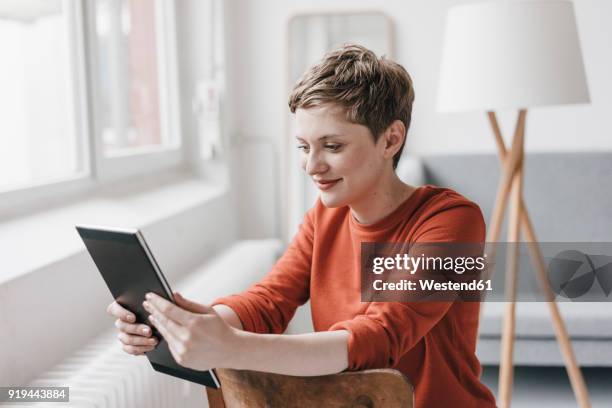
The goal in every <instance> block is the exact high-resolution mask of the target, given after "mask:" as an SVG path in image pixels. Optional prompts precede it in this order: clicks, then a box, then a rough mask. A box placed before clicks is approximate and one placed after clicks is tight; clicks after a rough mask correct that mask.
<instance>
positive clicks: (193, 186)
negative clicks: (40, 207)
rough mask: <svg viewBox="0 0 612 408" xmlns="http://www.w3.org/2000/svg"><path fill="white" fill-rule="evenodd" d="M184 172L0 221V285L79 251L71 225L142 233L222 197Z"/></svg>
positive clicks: (214, 186)
mask: <svg viewBox="0 0 612 408" xmlns="http://www.w3.org/2000/svg"><path fill="white" fill-rule="evenodd" d="M227 190H228V189H227V186H224V185H219V184H213V183H211V182H209V181H204V180H201V179H198V178H195V177H194V176H192V175H189V174H185V173H176V174H173V175H171V176H170V177H168V178H167V179H166V180H163V181H160V180H159V178H157V179H155V180H147V181H140V182H138V183H134V182H131V183H123V184H118V185H115V186H113V187H109V188H105V189H104V190H103V191H101V192H97V193H95V194H92V195H90V196H88V197H86V198H83V199H81V200H79V201H78V202H76V203H72V204H69V205H65V206H61V207H57V208H53V209H50V210H47V211H41V212H37V213H35V214H32V215H28V216H24V217H19V218H15V219H10V220H4V221H2V222H0V248H1V252H2V268H0V285H2V284H3V283H5V282H7V281H9V280H12V279H14V278H16V277H19V276H22V275H24V274H27V273H29V272H32V271H35V270H37V269H40V268H42V267H45V266H47V265H50V264H52V263H54V262H58V261H60V260H62V259H65V258H67V257H69V256H72V255H75V254H77V253H79V252H82V251H83V250H84V246H83V242H82V241H81V240H80V238H79V236H78V234H77V232H76V230H75V228H74V226H75V224H81V223H82V224H98V225H111V226H122V227H136V228H146V227H147V226H150V225H152V224H154V223H156V222H159V221H163V220H164V219H167V218H169V217H171V216H173V215H176V214H180V213H181V212H185V211H187V210H189V209H190V208H194V207H196V206H198V205H200V204H202V203H205V202H206V201H210V200H212V199H214V198H216V197H219V196H221V195H223V194H225V193H227Z"/></svg>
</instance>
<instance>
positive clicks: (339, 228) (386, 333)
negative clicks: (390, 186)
mask: <svg viewBox="0 0 612 408" xmlns="http://www.w3.org/2000/svg"><path fill="white" fill-rule="evenodd" d="M484 240H485V224H484V220H483V217H482V213H481V211H480V208H479V207H478V205H476V204H475V203H473V202H471V201H469V200H467V199H466V198H464V197H462V196H461V195H459V194H458V193H456V192H455V191H453V190H450V189H446V188H439V187H436V186H433V185H426V186H423V187H420V188H418V189H417V190H416V191H415V192H414V193H413V194H412V195H411V196H410V197H409V198H408V199H407V200H406V201H404V202H403V203H402V204H401V205H400V206H399V207H398V208H397V209H396V210H395V211H393V212H392V213H391V214H389V215H388V216H386V217H385V218H384V219H382V220H380V221H378V222H376V223H375V224H371V225H367V226H366V225H362V224H359V223H358V222H357V221H356V220H355V219H354V218H353V216H352V215H351V212H350V209H349V208H348V207H342V208H327V207H325V206H324V205H323V204H322V203H321V201H320V200H317V203H316V204H315V206H314V207H313V208H312V209H310V210H309V211H308V212H307V214H306V216H305V219H304V222H303V223H302V225H301V226H300V229H299V232H298V233H297V235H296V236H295V238H294V239H293V242H292V243H291V245H290V246H289V247H288V249H287V251H286V252H285V254H284V255H283V256H282V257H281V258H280V259H279V260H278V262H277V263H276V264H275V266H274V267H273V269H272V270H271V271H270V272H269V273H268V274H267V275H266V276H265V278H264V279H263V280H262V281H261V282H259V283H257V284H254V285H253V286H252V287H251V288H249V289H248V290H247V291H245V292H244V293H242V294H239V295H232V296H228V297H224V298H221V299H218V300H216V301H215V302H214V304H219V303H221V304H225V305H227V306H229V307H231V308H232V309H233V310H234V311H235V312H236V314H237V315H238V316H239V318H240V320H241V322H242V325H243V327H244V330H247V331H250V332H255V333H283V332H284V331H285V329H286V327H287V324H288V323H289V321H290V320H291V318H292V317H293V314H294V312H295V309H296V308H297V307H298V306H300V305H302V304H304V303H305V302H306V301H307V300H308V299H310V301H311V304H310V305H311V310H312V320H313V324H314V329H315V331H326V330H343V329H344V330H347V331H348V332H349V344H348V353H349V368H348V369H349V370H363V369H368V368H384V367H391V368H394V369H397V370H399V371H401V372H402V373H404V374H405V375H406V376H407V377H408V378H409V379H410V381H411V382H412V384H413V386H414V388H415V398H416V407H446V406H454V407H493V406H495V401H494V397H493V395H492V394H491V392H490V391H489V390H488V388H487V387H486V386H485V385H483V384H482V383H481V382H480V381H479V377H480V374H481V367H480V363H479V361H478V359H477V358H476V356H475V347H476V336H477V327H478V316H479V303H474V302H454V303H451V302H407V303H400V302H371V303H362V302H361V301H360V285H361V283H360V282H361V277H360V243H361V242H400V241H401V242H409V243H413V242H483V241H484Z"/></svg>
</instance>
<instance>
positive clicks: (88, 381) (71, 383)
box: [18, 330, 208, 408]
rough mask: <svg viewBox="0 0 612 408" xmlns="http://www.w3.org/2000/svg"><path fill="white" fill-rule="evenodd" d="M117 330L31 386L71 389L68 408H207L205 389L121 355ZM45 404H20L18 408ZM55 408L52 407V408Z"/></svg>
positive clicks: (96, 341)
mask: <svg viewBox="0 0 612 408" xmlns="http://www.w3.org/2000/svg"><path fill="white" fill-rule="evenodd" d="M116 336H117V334H116V331H115V330H112V331H109V332H108V333H107V334H105V335H103V336H101V337H100V338H98V339H96V340H95V341H93V342H92V343H90V344H88V345H87V346H86V347H84V348H83V349H81V350H79V351H78V352H76V353H75V354H74V355H72V356H71V357H69V358H67V359H65V360H64V361H62V362H61V363H60V364H58V365H56V366H55V367H53V368H52V369H50V370H49V371H47V372H45V373H43V374H42V375H41V376H40V377H39V378H37V379H36V380H34V381H32V382H31V383H30V384H29V385H30V386H41V387H43V386H46V387H49V386H57V387H70V402H69V403H68V404H62V406H67V407H87V408H121V407H129V408H139V407H142V408H165V407H177V406H180V407H198V408H204V407H207V406H208V402H207V400H206V397H205V392H204V387H202V386H201V385H198V384H193V383H190V382H188V381H184V380H181V379H178V378H175V377H171V376H168V375H165V374H161V373H158V372H156V371H155V370H153V368H152V367H151V364H150V363H149V361H148V360H147V359H146V357H144V356H138V357H136V356H131V355H129V354H127V353H125V352H124V351H123V350H122V349H121V347H120V343H119V340H117V337H116ZM43 404H44V405H45V406H49V403H31V404H25V403H19V404H18V405H19V407H20V408H25V407H30V406H31V407H41V406H42V405H43ZM51 405H55V404H51Z"/></svg>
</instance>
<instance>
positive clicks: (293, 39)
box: [280, 12, 394, 242]
mask: <svg viewBox="0 0 612 408" xmlns="http://www.w3.org/2000/svg"><path fill="white" fill-rule="evenodd" d="M287 40H288V44H287V71H288V72H287V81H288V84H287V92H286V97H287V98H288V96H289V94H290V93H291V89H292V88H293V85H294V84H295V83H296V82H297V80H298V79H299V78H300V77H301V76H302V74H303V73H304V72H305V71H306V70H307V69H308V68H309V67H310V66H311V65H312V64H314V63H315V62H317V61H318V60H320V59H321V57H323V54H325V53H326V52H328V51H331V50H333V49H335V48H338V47H340V46H341V45H342V44H344V43H347V42H351V43H357V44H360V45H363V46H365V47H367V48H369V49H371V50H372V51H374V52H375V53H376V55H378V56H382V55H385V56H387V57H389V58H393V43H394V38H393V25H392V21H391V19H390V18H389V17H387V16H386V15H385V14H384V13H382V12H354V13H326V14H301V15H296V16H294V17H293V18H291V19H290V20H289V24H288V28H287ZM285 106H286V102H285ZM294 120H295V119H294V118H293V115H292V114H291V113H288V115H287V119H286V126H285V129H286V132H285V134H284V135H283V138H282V141H281V155H280V156H281V163H280V169H281V188H280V197H281V203H280V204H281V213H282V218H283V219H282V220H281V225H282V233H283V239H284V241H285V242H289V240H290V239H291V237H293V235H294V234H295V232H297V228H298V225H299V224H300V223H301V222H302V219H303V216H304V213H305V212H306V211H307V210H308V209H309V208H310V207H311V206H312V205H313V204H314V202H315V200H316V198H317V196H318V190H317V189H316V187H315V186H314V184H313V183H312V181H311V180H310V179H309V178H308V176H307V175H305V174H304V172H303V171H302V169H301V168H300V162H299V151H298V150H297V149H296V147H295V146H296V143H295V140H294V139H295V130H294Z"/></svg>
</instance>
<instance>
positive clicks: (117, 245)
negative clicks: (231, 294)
mask: <svg viewBox="0 0 612 408" xmlns="http://www.w3.org/2000/svg"><path fill="white" fill-rule="evenodd" d="M76 228H77V231H78V232H79V235H80V236H81V238H82V239H83V242H84V243H85V246H86V247H87V250H88V252H89V254H90V255H91V257H92V259H93V261H94V263H95V264H96V266H97V268H98V270H99V271H100V274H101V275H102V278H103V279H104V281H105V282H106V285H107V286H108V288H109V289H110V291H111V293H112V295H113V298H115V300H116V301H117V303H119V304H120V305H121V306H123V307H124V308H126V309H128V310H130V311H131V312H133V313H134V314H135V315H136V320H137V322H139V323H146V324H148V320H147V318H148V316H149V313H148V312H147V311H146V310H145V309H144V308H143V306H142V302H143V301H144V296H145V294H146V293H148V292H154V293H156V294H158V295H159V296H162V297H163V298H165V299H167V300H169V301H171V302H173V300H172V292H171V290H170V287H169V286H168V284H167V282H166V280H165V278H164V276H163V274H162V273H161V270H160V269H159V266H158V265H157V262H156V261H155V258H154V257H153V255H152V254H151V252H150V250H149V248H148V246H147V244H146V242H145V241H144V238H143V237H142V235H141V234H140V232H139V231H138V230H127V229H115V228H106V227H90V226H77V227H76ZM153 330H154V334H155V335H156V336H157V338H158V339H160V342H159V343H158V346H157V347H156V348H155V349H154V350H152V351H150V352H148V353H146V356H147V358H148V359H149V361H150V362H151V365H152V366H153V368H154V369H155V370H157V371H160V372H163V373H166V374H169V375H173V376H175V377H180V378H183V379H186V380H189V381H192V382H196V383H198V384H202V385H206V386H209V387H214V388H218V387H219V383H218V381H217V379H216V377H215V375H214V373H213V372H212V371H196V370H191V369H189V368H186V367H183V366H181V365H179V364H178V363H176V362H175V361H174V358H173V357H172V354H171V353H170V351H169V349H168V344H167V343H166V341H165V340H163V338H162V337H161V336H160V334H159V333H157V332H156V331H155V329H154V328H153Z"/></svg>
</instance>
